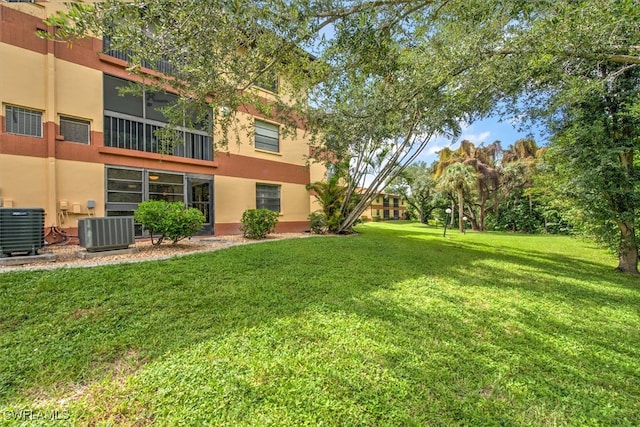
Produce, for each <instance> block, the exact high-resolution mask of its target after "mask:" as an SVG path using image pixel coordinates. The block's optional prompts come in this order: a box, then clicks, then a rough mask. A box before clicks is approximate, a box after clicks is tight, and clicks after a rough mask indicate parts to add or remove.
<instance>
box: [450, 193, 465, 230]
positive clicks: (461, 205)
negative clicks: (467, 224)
mask: <svg viewBox="0 0 640 427" xmlns="http://www.w3.org/2000/svg"><path fill="white" fill-rule="evenodd" d="M463 216H464V191H463V189H462V188H458V229H459V230H460V233H463V232H464V229H463V227H464V221H463V220H462V217H463ZM451 217H452V218H453V215H451Z"/></svg>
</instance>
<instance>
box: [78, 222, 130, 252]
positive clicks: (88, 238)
mask: <svg viewBox="0 0 640 427" xmlns="http://www.w3.org/2000/svg"><path fill="white" fill-rule="evenodd" d="M78 240H79V241H80V242H79V244H80V246H82V247H83V248H85V249H86V250H87V251H88V252H102V251H112V250H117V249H127V248H128V247H129V245H131V244H133V243H135V231H134V228H133V217H132V216H110V217H105V218H98V217H91V218H83V219H80V220H78Z"/></svg>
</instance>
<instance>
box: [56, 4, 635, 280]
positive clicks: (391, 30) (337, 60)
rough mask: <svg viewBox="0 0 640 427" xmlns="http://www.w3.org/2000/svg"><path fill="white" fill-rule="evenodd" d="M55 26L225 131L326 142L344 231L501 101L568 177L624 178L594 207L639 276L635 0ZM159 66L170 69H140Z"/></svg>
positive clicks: (184, 9)
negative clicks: (550, 133)
mask: <svg viewBox="0 0 640 427" xmlns="http://www.w3.org/2000/svg"><path fill="white" fill-rule="evenodd" d="M49 23H50V24H51V25H52V26H55V27H56V28H57V30H56V34H55V36H57V37H59V38H62V39H65V40H69V39H72V38H74V37H76V36H81V35H86V34H90V33H94V34H104V35H107V36H108V37H109V40H110V43H111V45H112V47H113V48H114V49H120V50H124V51H126V52H129V60H130V62H131V65H130V68H129V69H130V71H131V72H132V73H138V74H140V76H142V77H143V78H144V80H145V83H147V84H153V85H156V86H158V87H164V85H167V84H169V85H171V86H172V87H173V88H175V89H176V90H177V91H178V92H179V94H180V95H181V98H180V101H181V102H184V104H185V105H187V104H188V102H189V100H196V101H199V102H201V103H202V102H203V101H206V104H207V105H208V106H209V107H212V108H213V111H214V112H215V113H216V114H214V116H215V117H214V118H215V120H216V121H217V123H219V124H220V125H221V127H222V129H223V130H224V131H225V135H228V133H227V131H228V130H229V129H230V127H232V126H233V125H234V124H236V125H237V123H238V122H237V121H235V122H234V120H233V112H235V111H237V110H242V109H243V108H245V109H246V108H248V107H247V106H252V107H253V108H257V109H258V110H259V111H261V112H262V113H263V114H266V115H269V116H273V117H276V118H278V119H280V120H281V121H282V122H283V123H285V124H286V125H287V128H295V126H296V124H297V123H299V121H300V119H301V118H303V119H304V121H305V126H306V128H307V129H309V130H316V131H318V133H317V135H320V137H318V138H317V139H316V140H315V141H316V142H315V143H316V145H317V147H316V148H317V149H316V152H317V153H320V154H322V153H326V152H328V153H329V154H330V155H325V156H324V157H323V158H325V159H332V160H333V161H336V162H340V163H341V164H342V165H343V167H346V168H347V169H348V170H349V171H350V173H349V174H348V175H347V178H346V181H347V182H346V184H347V189H348V191H347V194H346V196H345V198H344V200H343V207H342V209H343V214H344V215H343V216H344V222H343V224H342V225H341V226H340V227H339V228H338V230H337V231H339V232H342V231H346V230H348V229H349V228H350V227H351V226H352V225H353V224H354V223H355V221H356V220H357V218H358V217H359V215H360V213H361V212H362V211H363V210H364V209H365V208H366V206H367V205H368V204H369V203H370V201H371V199H372V198H373V197H374V196H375V195H376V194H377V192H379V191H380V190H382V189H383V188H385V187H386V186H388V185H389V184H390V182H391V181H392V180H393V178H394V177H395V176H397V175H398V174H399V173H401V172H402V171H403V170H404V169H405V168H406V167H407V166H408V165H409V164H410V163H411V162H412V161H413V160H414V159H415V158H416V156H417V155H418V153H420V151H421V150H422V149H424V147H425V146H426V144H427V143H428V141H429V140H430V138H431V137H432V136H434V135H437V134H449V135H456V134H457V132H458V130H459V125H458V124H459V123H460V122H461V121H463V120H464V121H471V120H473V119H474V118H477V117H481V116H483V115H485V114H487V113H489V112H490V111H492V110H493V109H494V108H495V107H496V105H497V103H498V101H500V102H501V103H502V105H505V106H506V107H505V108H504V111H503V114H510V115H514V116H518V117H525V118H529V119H538V120H544V121H546V122H547V123H548V124H549V125H550V127H551V128H552V129H554V130H555V131H556V133H557V139H556V141H557V143H558V144H559V145H561V146H563V147H568V146H569V145H570V144H569V143H568V142H566V141H573V142H576V144H575V146H574V147H573V149H574V150H575V153H574V155H576V156H577V158H582V159H583V161H584V162H585V163H583V164H582V167H580V168H576V169H574V170H573V173H574V174H579V175H580V174H582V172H586V171H585V170H586V169H590V168H591V167H592V166H596V165H598V164H600V165H608V166H609V167H611V168H612V169H615V170H619V173H616V174H615V176H612V177H611V178H612V179H615V180H617V181H618V184H619V185H618V186H617V187H616V188H612V187H611V186H609V187H604V186H603V187H602V188H600V191H598V192H596V193H594V199H593V200H594V203H595V201H597V202H598V203H600V204H608V205H609V213H610V214H615V215H614V216H613V218H612V221H613V222H612V223H613V224H615V225H614V227H616V228H617V230H618V231H619V233H620V234H619V237H618V239H617V240H618V243H619V244H618V246H617V249H618V253H619V255H620V266H619V268H620V270H622V271H628V272H633V273H636V272H637V240H636V238H635V226H634V222H635V216H636V211H637V203H636V201H635V199H634V197H632V196H631V193H633V191H635V186H636V184H635V177H636V176H637V171H636V166H635V163H636V161H635V155H636V147H635V144H637V141H638V138H637V136H636V134H635V131H634V130H633V129H632V126H633V124H634V123H635V121H636V119H637V117H638V115H639V114H640V106H639V101H638V97H637V95H633V94H634V93H637V80H636V74H637V70H636V67H638V65H640V8H638V7H637V2H636V1H634V0H601V1H599V2H593V1H590V0H558V1H548V0H526V1H525V0H518V1H509V2H505V1H499V0H482V1H481V0H468V1H465V2H452V1H449V0H349V1H344V0H323V1H316V0H288V1H280V0H269V1H264V0H262V1H253V0H250V1H239V0H211V1H207V2H202V1H197V0H187V1H181V2H175V1H171V0H158V1H153V2H150V1H144V0H134V1H130V2H125V1H118V0H107V1H104V2H101V3H95V4H77V3H76V4H75V5H74V6H73V7H72V8H71V10H70V11H68V12H66V13H64V14H61V15H58V16H55V17H51V18H50V19H49ZM305 49H307V50H310V51H311V50H312V51H313V52H314V53H315V54H316V57H315V58H314V57H311V56H310V55H307V54H305V53H304V50H305ZM160 63H170V64H171V67H170V68H169V69H164V71H163V72H162V73H160V74H153V77H150V74H148V73H142V72H141V71H140V70H141V68H142V67H143V66H146V67H147V68H148V67H151V68H154V67H155V66H156V64H160ZM270 73H277V74H279V75H282V76H286V80H283V81H286V84H287V87H286V88H283V90H282V91H278V93H272V94H270V95H269V96H266V95H265V94H264V93H263V92H261V91H260V90H255V86H253V84H254V83H256V82H258V83H259V82H261V81H263V79H267V80H268V77H269V76H268V75H269V74H270ZM634 91H635V92H634ZM308 101H309V102H310V107H311V108H309V105H308V104H307V102H308ZM220 111H223V112H224V111H231V112H232V114H229V115H227V114H220ZM585 111H587V112H589V113H588V115H585V114H586V113H585ZM178 113H179V112H178ZM177 115H179V114H177ZM590 119H593V120H595V121H596V122H597V123H599V124H600V126H601V128H598V129H592V130H593V132H592V133H591V134H589V135H587V134H585V133H584V132H582V131H580V130H579V129H580V124H585V123H589V122H588V120H590ZM636 128H637V127H636ZM596 137H597V138H598V141H599V143H603V144H604V141H605V140H606V141H608V142H607V143H606V144H605V145H606V146H607V147H610V148H608V149H607V150H608V152H609V153H610V154H606V155H605V154H604V152H602V153H601V154H602V156H599V157H598V158H597V159H594V158H592V157H589V155H588V153H587V152H586V151H585V148H584V147H586V145H581V142H580V143H578V142H579V141H582V142H584V141H587V142H588V141H589V140H591V141H593V142H594V143H595V138H596ZM221 140H222V141H225V140H226V138H222V139H218V141H221ZM561 141H565V142H561ZM592 146H595V145H593V144H592ZM598 147H600V146H598ZM563 150H564V149H563ZM565 151H566V150H565ZM558 152H562V150H558ZM578 152H579V153H580V156H578V155H577V154H576V153H578ZM563 156H564V155H561V156H560V157H563ZM605 157H606V158H607V159H609V160H607V161H605V160H604V158H605ZM598 162H599V163H598ZM603 167H604V166H603ZM565 169H566V170H570V168H569V167H568V166H567V167H566V168H565ZM593 169H595V168H591V169H590V170H593ZM476 170H477V169H476ZM589 173H590V172H589ZM589 173H585V174H582V175H581V176H582V178H584V179H585V180H588V179H589ZM364 184H366V187H367V191H365V192H364V193H363V194H361V197H360V198H359V200H358V201H357V202H356V203H354V202H353V200H351V196H350V195H353V194H355V193H356V190H357V189H358V188H359V187H362V186H363V185H364ZM622 194H624V196H622ZM612 199H616V201H612Z"/></svg>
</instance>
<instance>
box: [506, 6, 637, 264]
mask: <svg viewBox="0 0 640 427" xmlns="http://www.w3.org/2000/svg"><path fill="white" fill-rule="evenodd" d="M639 23H640V8H638V5H637V2H634V1H627V0H604V1H600V2H597V3H594V2H590V1H558V2H555V3H554V5H553V6H552V7H550V8H549V9H546V10H541V11H538V13H537V14H536V15H535V19H531V21H530V25H529V26H527V27H523V28H521V29H520V30H518V32H517V35H514V38H515V39H519V42H518V43H517V49H514V50H512V52H513V51H516V50H517V51H518V52H519V54H520V58H521V59H522V62H521V65H522V68H521V69H520V70H521V74H520V76H521V77H520V78H521V79H523V81H525V82H527V86H526V89H527V92H526V93H527V95H528V98H527V102H526V103H523V102H522V99H520V103H517V104H514V106H515V107H516V108H514V110H516V111H517V110H518V109H520V110H521V111H519V112H524V113H528V114H529V115H530V116H534V117H538V118H540V117H542V118H544V119H546V120H547V123H548V124H549V127H550V129H551V130H552V132H553V138H552V140H551V147H550V149H549V156H548V160H549V161H550V162H552V164H553V165H555V168H556V170H557V171H558V172H559V173H558V176H559V177H562V179H563V180H562V182H558V185H562V186H564V187H565V188H567V187H573V188H574V189H575V190H574V191H573V192H572V196H573V199H574V200H575V202H576V203H577V204H578V205H580V206H582V207H583V208H584V209H585V210H586V211H588V212H589V215H588V216H586V217H585V222H586V223H587V224H590V225H591V229H592V230H594V231H595V232H596V234H597V236H599V238H600V239H601V240H604V241H606V242H608V243H609V244H610V245H611V246H612V247H614V248H615V249H616V251H617V254H618V267H617V268H618V270H619V271H621V272H625V273H631V274H638V239H637V236H636V227H635V222H636V218H637V214H638V207H639V205H638V203H639V201H638V170H637V166H636V164H637V161H638V159H637V150H638V148H640V147H639V144H640V133H639V132H640V128H639V125H640V98H638V96H637V94H638V90H639V89H640V78H639V77H640V70H639V67H640V55H639V54H640V48H639V47H638V46H640V25H639ZM523 107H524V108H523ZM523 109H524V111H522V110H523Z"/></svg>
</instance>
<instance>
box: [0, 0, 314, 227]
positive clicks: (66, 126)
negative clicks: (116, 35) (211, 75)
mask: <svg viewBox="0 0 640 427" xmlns="http://www.w3.org/2000/svg"><path fill="white" fill-rule="evenodd" d="M63 7H64V5H63V2H62V1H57V0H51V1H38V2H16V1H10V2H9V1H5V2H3V1H1V0H0V103H1V110H0V121H1V122H0V206H3V207H30V208H43V209H44V210H45V215H46V217H45V227H52V226H57V227H60V228H62V229H67V230H69V232H70V233H74V232H75V229H76V227H77V221H78V219H80V218H84V217H87V216H121V215H131V214H132V213H133V211H134V210H135V209H136V207H137V205H138V203H140V202H142V201H144V200H149V199H165V200H170V201H183V202H184V203H185V204H186V205H188V206H193V207H196V208H198V209H200V210H201V211H202V212H203V213H204V214H205V217H206V219H207V223H206V225H205V228H204V229H203V233H206V234H218V235H221V234H233V233H238V232H239V226H240V217H241V215H242V213H243V212H244V211H245V210H246V209H250V208H256V207H265V208H269V209H273V210H276V211H279V212H280V214H281V215H280V222H279V226H278V231H282V232H287V231H290V232H293V231H302V230H306V229H308V227H309V223H308V215H309V213H310V212H311V211H314V210H316V209H317V206H314V201H313V199H312V197H311V196H310V195H309V193H308V191H307V190H306V189H305V185H306V184H308V183H309V182H313V181H318V180H320V179H322V178H323V174H324V169H323V168H322V167H321V166H319V165H317V166H314V165H311V166H308V165H307V161H306V158H307V157H308V155H309V144H308V141H307V140H306V139H305V138H304V136H303V134H304V132H298V136H297V137H295V138H283V136H282V135H281V132H280V125H279V123H277V122H274V121H272V120H270V119H269V118H267V117H261V116H259V114H258V113H256V114H255V115H252V114H249V113H239V114H241V120H243V121H246V122H248V123H249V124H252V125H253V126H254V129H255V136H253V137H251V140H250V137H249V136H248V135H240V138H241V141H242V143H241V144H239V145H235V144H230V145H229V148H228V149H227V152H222V153H220V152H214V150H213V144H212V141H211V136H210V134H209V133H208V132H207V129H200V130H185V132H184V138H185V143H184V145H183V146H181V147H177V148H176V149H174V151H173V154H172V155H168V154H163V153H161V152H160V149H159V147H158V141H157V140H156V138H155V137H154V130H155V129H157V128H158V127H161V126H163V125H164V123H165V122H166V119H165V118H164V116H163V115H162V114H161V113H160V112H159V111H158V110H157V109H156V107H160V106H163V104H164V103H166V102H167V101H170V100H171V97H172V96H173V95H172V94H170V93H166V94H160V95H158V94H157V93H156V94H145V96H141V97H136V96H133V95H127V96H124V97H123V96H118V87H119V86H123V85H126V84H127V80H130V79H135V77H134V76H132V75H130V74H128V73H127V71H126V69H125V67H126V65H127V64H126V61H125V60H123V59H121V58H123V56H122V55H120V53H119V52H115V51H110V50H109V49H108V45H107V43H108V40H102V39H100V38H87V39H84V40H82V41H80V42H79V43H75V44H73V45H72V46H67V44H65V43H54V42H51V41H47V40H43V39H41V38H39V37H37V36H36V34H35V33H36V31H37V30H38V29H40V30H45V31H50V30H51V29H48V28H47V27H46V25H45V24H43V22H42V20H43V19H44V18H45V17H47V16H49V15H50V14H51V13H53V12H55V11H56V10H58V9H60V8H63ZM259 90H261V91H263V92H264V96H265V97H266V98H268V97H269V94H270V90H268V89H259ZM213 138H216V131H215V129H214V131H213Z"/></svg>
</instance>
